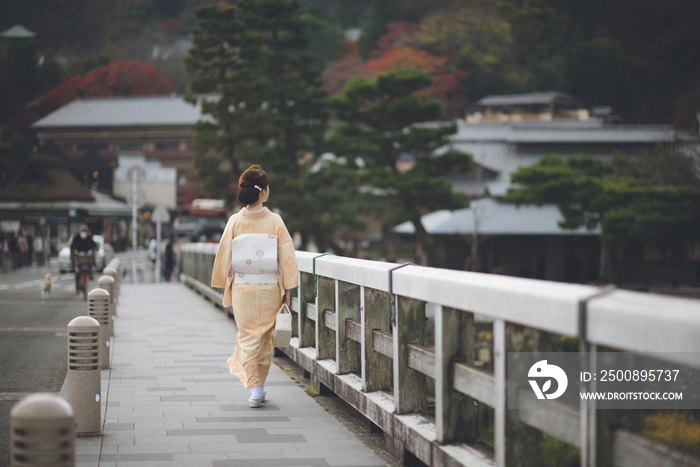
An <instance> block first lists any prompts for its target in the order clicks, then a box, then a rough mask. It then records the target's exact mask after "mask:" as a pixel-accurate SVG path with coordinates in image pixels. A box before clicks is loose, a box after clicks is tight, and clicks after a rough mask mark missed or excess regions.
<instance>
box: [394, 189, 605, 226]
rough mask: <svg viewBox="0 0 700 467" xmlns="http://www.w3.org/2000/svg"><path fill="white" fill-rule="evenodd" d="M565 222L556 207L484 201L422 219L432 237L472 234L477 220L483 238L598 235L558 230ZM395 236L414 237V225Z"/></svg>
mask: <svg viewBox="0 0 700 467" xmlns="http://www.w3.org/2000/svg"><path fill="white" fill-rule="evenodd" d="M561 220H562V216H561V213H560V212H559V208H558V207H557V206H555V205H551V204H545V205H543V206H534V205H526V206H520V207H519V206H516V205H514V204H507V203H502V202H499V201H496V200H494V199H491V198H483V199H480V200H477V201H472V203H471V206H470V207H468V208H466V209H459V210H457V211H445V210H443V211H436V212H432V213H430V214H427V215H425V216H423V217H422V218H421V221H422V222H423V227H425V230H426V231H427V232H428V233H429V234H431V235H470V234H472V233H474V226H475V223H476V222H475V221H478V233H479V234H480V235H599V234H600V231H599V230H586V229H583V228H581V229H576V230H567V229H562V228H561V227H559V225H558V223H559V222H560V221H561ZM394 231H395V232H396V233H403V234H413V233H414V228H413V224H411V223H410V222H404V223H403V224H400V225H398V226H397V227H396V228H395V229H394Z"/></svg>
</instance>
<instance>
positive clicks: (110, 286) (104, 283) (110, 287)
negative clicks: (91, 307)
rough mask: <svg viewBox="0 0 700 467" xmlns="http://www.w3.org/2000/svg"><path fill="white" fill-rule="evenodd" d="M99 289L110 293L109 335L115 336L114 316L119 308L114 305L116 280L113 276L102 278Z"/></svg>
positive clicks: (98, 281)
mask: <svg viewBox="0 0 700 467" xmlns="http://www.w3.org/2000/svg"><path fill="white" fill-rule="evenodd" d="M97 287H99V288H100V289H105V290H106V291H107V292H109V335H110V336H113V335H114V314H115V311H114V310H115V309H116V307H117V305H116V303H114V279H113V278H112V277H111V276H100V277H99V279H97Z"/></svg>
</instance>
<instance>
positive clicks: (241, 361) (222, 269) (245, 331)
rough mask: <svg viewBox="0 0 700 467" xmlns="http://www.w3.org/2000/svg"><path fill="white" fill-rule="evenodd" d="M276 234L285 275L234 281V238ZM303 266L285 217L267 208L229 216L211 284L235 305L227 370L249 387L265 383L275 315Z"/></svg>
mask: <svg viewBox="0 0 700 467" xmlns="http://www.w3.org/2000/svg"><path fill="white" fill-rule="evenodd" d="M250 233H261V234H274V235H277V262H278V265H279V271H280V272H281V275H279V276H278V277H277V283H276V284H236V283H234V282H235V281H234V280H233V279H230V278H229V277H228V270H229V267H230V266H231V241H232V240H233V239H234V238H235V237H236V236H238V235H241V234H250ZM298 278H299V268H298V266H297V259H296V254H295V252H294V244H293V242H292V238H291V237H290V235H289V232H288V231H287V227H286V226H285V225H284V221H283V220H282V218H281V217H280V216H279V215H278V214H275V213H273V212H271V211H270V210H269V209H267V208H264V209H263V210H262V211H258V212H250V211H248V210H247V209H246V208H243V209H241V210H240V211H239V212H238V213H236V214H234V215H233V216H231V217H230V218H229V220H228V223H227V224H226V228H225V229H224V233H223V234H222V236H221V241H220V242H219V248H218V250H217V251H216V259H215V260H214V268H213V270H212V276H211V286H212V287H217V288H223V289H224V298H223V300H222V303H223V305H224V306H225V307H228V306H229V305H232V306H233V316H234V318H235V320H236V325H237V326H238V334H237V335H236V349H235V350H234V352H233V355H231V357H230V358H229V359H228V361H227V363H228V367H229V371H230V372H231V374H232V375H235V376H238V378H239V379H240V380H241V382H242V383H243V386H245V387H246V388H251V387H254V386H258V385H260V384H262V383H264V382H265V380H266V379H267V374H268V372H269V371H270V364H271V363H272V353H273V350H274V347H273V337H274V333H275V318H276V316H277V311H278V310H279V309H280V306H281V305H282V298H283V296H284V291H285V289H293V288H295V287H296V286H297V282H298Z"/></svg>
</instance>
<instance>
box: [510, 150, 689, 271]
mask: <svg viewBox="0 0 700 467" xmlns="http://www.w3.org/2000/svg"><path fill="white" fill-rule="evenodd" d="M662 168H663V169H662ZM511 178H512V180H513V181H514V182H515V183H517V184H519V185H520V186H519V187H518V188H515V189H511V190H509V191H508V194H507V196H506V200H508V201H511V202H515V203H518V204H542V203H555V204H557V205H558V206H559V209H560V211H561V214H562V217H563V218H564V220H563V221H562V222H561V223H560V226H561V227H562V228H566V229H576V228H579V227H586V228H588V229H593V228H597V227H599V228H600V229H601V237H600V241H601V257H600V272H599V278H600V280H602V281H608V282H618V281H620V280H621V278H620V277H619V276H618V274H617V271H615V268H613V261H612V260H613V255H612V250H613V249H614V248H624V247H626V246H628V245H634V244H643V243H646V242H649V243H652V244H654V245H655V246H657V247H659V248H661V249H662V250H669V251H671V252H672V256H676V257H682V256H683V255H684V254H685V248H686V247H687V246H689V245H692V244H693V243H695V242H696V241H697V231H698V229H700V177H699V176H698V171H697V168H696V166H695V163H694V161H693V159H692V158H690V157H688V156H686V155H683V154H679V153H677V152H674V151H672V150H669V149H668V148H663V147H659V148H656V149H655V150H654V151H650V152H645V153H643V154H641V155H640V156H638V157H636V158H634V159H631V158H627V157H624V156H622V155H617V156H616V157H614V159H613V161H602V160H600V159H596V158H594V157H591V156H571V157H567V158H563V157H559V156H546V157H544V158H542V159H541V160H540V161H539V162H538V163H537V164H534V165H532V166H529V167H521V168H520V169H518V170H517V171H516V172H514V173H513V174H512V175H511Z"/></svg>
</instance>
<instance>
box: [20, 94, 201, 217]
mask: <svg viewBox="0 0 700 467" xmlns="http://www.w3.org/2000/svg"><path fill="white" fill-rule="evenodd" d="M202 118H203V117H202V115H201V113H200V111H199V108H198V106H195V105H192V104H189V103H187V102H185V101H184V100H183V98H182V96H174V95H172V96H136V97H100V98H83V99H76V100H74V101H72V102H70V103H69V104H66V105H65V106H63V107H61V108H59V109H57V110H56V111H54V112H52V113H50V114H49V115H47V116H46V117H44V118H42V119H40V120H38V121H37V122H35V123H34V125H33V128H34V129H35V130H36V131H37V137H38V139H39V141H40V145H41V146H42V147H44V148H49V147H50V148H53V150H54V151H58V152H61V153H63V154H65V156H66V157H67V158H68V159H69V160H71V161H72V162H73V163H74V164H75V165H76V166H77V167H79V168H81V169H82V170H84V171H85V172H86V173H91V170H90V168H91V167H92V166H93V165H95V164H98V163H102V164H103V165H106V166H108V167H110V168H111V169H112V170H113V169H114V168H116V165H117V161H118V157H119V155H120V154H142V155H143V156H144V157H145V158H146V159H148V160H156V161H159V162H160V163H161V164H162V166H163V167H167V168H174V169H176V170H177V186H178V194H177V198H178V203H180V204H184V203H188V202H190V201H191V200H192V199H194V198H196V197H198V196H199V195H200V191H199V183H198V182H197V178H196V175H195V173H194V167H193V160H194V153H193V152H192V150H191V143H192V137H193V131H192V125H193V124H195V123H196V122H197V121H199V120H200V119H202ZM98 165H99V164H98ZM82 166H84V167H82ZM112 170H107V171H106V170H101V176H103V177H104V178H103V179H100V180H99V181H100V186H101V187H102V188H107V189H108V191H110V190H111V185H112Z"/></svg>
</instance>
